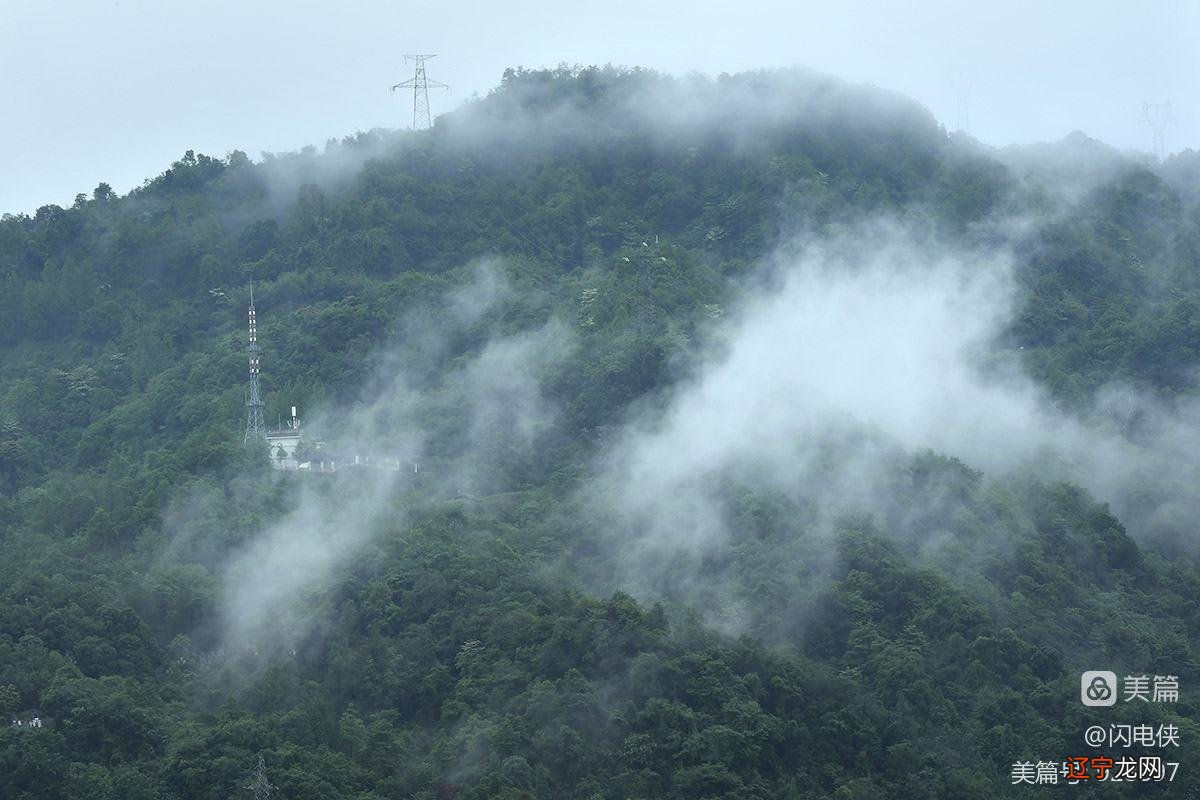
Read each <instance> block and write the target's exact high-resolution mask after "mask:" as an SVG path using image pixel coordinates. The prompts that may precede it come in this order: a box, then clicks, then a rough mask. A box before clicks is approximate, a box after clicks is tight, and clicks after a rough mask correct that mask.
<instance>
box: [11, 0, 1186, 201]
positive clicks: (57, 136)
mask: <svg viewBox="0 0 1200 800" xmlns="http://www.w3.org/2000/svg"><path fill="white" fill-rule="evenodd" d="M411 52H422V53H437V54H438V56H437V58H436V59H434V60H433V61H431V62H430V63H429V75H430V77H432V78H436V79H439V80H441V81H444V82H446V83H449V84H450V85H451V86H452V92H451V93H450V94H449V95H447V93H446V92H439V93H436V94H434V95H433V96H432V97H431V105H432V107H433V111H434V113H435V114H436V113H440V112H443V111H447V110H449V109H451V108H453V107H454V106H455V105H457V104H458V103H460V102H462V101H463V100H464V99H465V98H467V97H470V96H471V95H472V94H475V93H479V94H485V93H486V92H487V91H488V90H489V89H491V88H492V87H493V86H495V85H496V83H497V82H498V81H499V79H500V75H501V73H502V72H503V71H504V69H505V67H509V66H528V67H536V66H553V65H555V64H558V63H560V62H567V63H580V64H602V63H609V62H611V63H614V64H621V65H631V66H632V65H640V66H647V67H653V68H655V69H659V70H662V71H665V72H672V73H683V72H689V71H699V72H704V73H708V74H714V75H715V74H719V73H721V72H736V71H740V70H746V69H754V68H759V67H781V66H793V65H803V66H808V67H814V68H816V69H820V70H823V71H825V72H829V73H832V74H835V75H838V76H841V77H844V78H847V79H850V80H853V81H860V82H868V83H874V84H876V85H879V86H883V87H886V88H889V89H895V90H898V91H900V92H903V93H905V94H907V95H909V96H911V97H913V98H915V99H916V100H918V101H920V102H921V103H923V104H924V105H926V106H927V107H928V108H929V109H930V110H932V111H933V113H934V114H935V115H936V116H937V118H938V119H939V120H941V121H942V122H943V123H945V124H946V125H947V126H948V127H951V128H953V127H955V124H956V115H957V107H956V105H957V104H956V93H955V88H954V76H955V75H961V74H964V73H965V72H970V71H973V72H974V74H975V79H974V82H973V85H972V87H971V89H970V94H969V98H970V99H969V111H970V131H971V133H972V134H973V135H975V136H976V137H977V138H979V139H980V140H982V141H984V142H986V143H989V144H995V145H1003V144H1008V143H1012V142H1032V141H1045V140H1056V139H1059V138H1061V137H1063V136H1064V135H1066V134H1067V133H1069V132H1071V131H1072V130H1076V129H1078V130H1082V131H1084V132H1085V133H1087V134H1089V135H1091V136H1094V137H1096V138H1098V139H1102V140H1104V141H1106V142H1108V143H1110V144H1112V145H1114V146H1117V147H1120V148H1136V149H1142V150H1149V149H1150V142H1151V138H1150V131H1149V128H1148V126H1147V125H1146V124H1145V123H1144V122H1143V121H1142V103H1143V101H1147V100H1148V101H1151V102H1155V103H1158V102H1164V101H1168V100H1169V101H1170V102H1171V103H1172V106H1173V110H1174V123H1173V124H1172V125H1171V127H1169V128H1168V130H1167V134H1166V145H1167V149H1168V150H1170V151H1176V150H1181V149H1184V148H1189V147H1190V148H1193V149H1195V148H1197V147H1200V112H1198V111H1197V109H1196V106H1197V104H1198V102H1200V91H1198V90H1200V0H1143V1H1142V2H1137V3H1135V2H1132V0H1124V2H1114V1H1113V0H1091V1H1090V2H1083V1H1082V0H1081V1H1080V2H1056V0H1042V1H1041V2H1021V0H986V2H972V1H971V0H959V1H958V2H948V1H947V0H905V2H891V1H889V2H864V1H863V0H837V1H831V2H806V0H791V2H769V1H767V0H741V1H740V2H736V3H718V2H708V1H707V0H687V2H682V1H680V2H676V1H675V0H671V1H670V2H662V1H661V0H657V1H655V2H646V0H639V1H638V2H630V1H629V0H602V1H601V2H589V3H570V2H546V1H545V0H505V1H504V2H455V1H454V0H448V2H436V3H431V2H424V3H411V2H399V1H397V0H391V2H382V1H381V0H338V2H321V3H316V2H308V0H291V1H290V2H284V1H283V0H240V2H233V0H190V1H189V2H187V3H177V2H171V0H0V212H4V211H7V212H22V211H24V212H31V211H32V210H34V209H35V208H37V207H38V206H40V205H43V204H45V203H58V204H60V205H68V204H69V203H70V202H71V199H72V198H73V197H74V195H75V194H76V193H78V192H90V191H91V190H92V189H93V188H94V187H95V186H96V184H97V183H99V182H100V181H107V182H108V183H110V184H111V185H112V186H113V188H114V189H116V190H118V191H119V192H122V193H124V192H126V191H128V190H129V189H131V188H133V187H134V186H136V185H138V184H140V183H141V182H142V181H143V180H144V179H145V178H147V177H150V176H152V175H156V174H158V173H160V172H161V171H162V170H163V169H165V168H166V167H167V166H168V165H169V164H170V162H171V161H172V160H174V159H176V158H178V157H179V156H180V155H182V154H183V152H184V151H186V150H188V149H193V150H196V151H198V152H203V153H208V154H209V155H214V156H223V155H225V154H226V153H228V152H229V151H230V150H234V149H240V150H244V151H246V152H247V153H249V154H250V155H251V156H253V157H255V158H257V157H258V155H259V153H260V152H262V151H264V150H266V151H274V152H279V151H286V150H295V149H298V148H300V147H302V146H304V145H306V144H317V145H321V144H323V143H324V142H325V141H326V140H327V139H329V138H331V137H341V136H344V135H347V134H351V133H353V132H355V131H356V130H367V129H370V128H372V127H377V126H384V127H400V126H404V125H407V124H408V123H409V122H410V121H411V116H412V105H411V103H412V98H411V95H406V96H399V95H392V94H390V93H389V91H388V87H389V86H390V85H391V84H393V83H397V82H399V81H401V80H404V79H406V78H409V77H412V68H411V66H406V65H405V64H404V63H403V60H402V59H401V57H400V56H401V54H403V53H411Z"/></svg>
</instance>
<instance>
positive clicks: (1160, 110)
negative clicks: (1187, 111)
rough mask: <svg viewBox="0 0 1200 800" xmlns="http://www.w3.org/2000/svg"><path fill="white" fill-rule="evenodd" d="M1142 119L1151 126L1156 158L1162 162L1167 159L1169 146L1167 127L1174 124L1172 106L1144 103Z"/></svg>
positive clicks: (1168, 104)
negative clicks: (1167, 143) (1166, 136)
mask: <svg viewBox="0 0 1200 800" xmlns="http://www.w3.org/2000/svg"><path fill="white" fill-rule="evenodd" d="M1142 119H1143V120H1145V122H1146V124H1147V125H1149V126H1150V132H1151V134H1153V136H1154V158H1155V159H1156V160H1158V161H1162V160H1163V159H1164V158H1166V157H1167V145H1166V139H1165V137H1164V134H1165V133H1166V130H1167V126H1168V125H1170V124H1171V123H1172V122H1174V119H1172V117H1171V104H1170V103H1161V104H1159V105H1155V104H1153V103H1142Z"/></svg>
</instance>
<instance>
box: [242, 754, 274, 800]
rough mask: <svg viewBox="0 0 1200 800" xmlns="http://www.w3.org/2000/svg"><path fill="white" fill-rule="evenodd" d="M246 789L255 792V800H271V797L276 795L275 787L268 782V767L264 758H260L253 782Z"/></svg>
mask: <svg viewBox="0 0 1200 800" xmlns="http://www.w3.org/2000/svg"><path fill="white" fill-rule="evenodd" d="M246 788H247V789H249V790H250V791H252V792H254V800H270V798H271V795H273V794H275V787H274V786H272V785H271V782H270V781H268V780H267V765H266V764H265V763H264V762H263V757H262V756H259V757H258V766H257V767H255V768H254V773H253V775H252V780H251V782H250V783H249V784H247V786H246Z"/></svg>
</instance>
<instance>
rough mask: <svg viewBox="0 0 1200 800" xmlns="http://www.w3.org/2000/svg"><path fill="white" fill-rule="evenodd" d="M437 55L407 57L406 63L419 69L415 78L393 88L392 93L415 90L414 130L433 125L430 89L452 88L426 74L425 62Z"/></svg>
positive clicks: (405, 58) (405, 57)
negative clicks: (411, 63)
mask: <svg viewBox="0 0 1200 800" xmlns="http://www.w3.org/2000/svg"><path fill="white" fill-rule="evenodd" d="M436 55H437V54H436V53H434V54H432V55H412V54H410V55H405V56H404V61H405V63H408V62H409V61H412V62H414V63H416V65H417V68H416V72H415V73H414V75H413V77H412V78H410V79H409V80H406V81H403V82H401V83H397V84H396V85H395V86H393V87H392V91H393V92H394V91H396V90H397V89H412V90H413V122H412V126H413V130H414V131H416V130H421V129H422V128H428V127H430V126H432V125H433V121H432V120H431V119H430V116H429V89H430V87H432V88H434V89H447V90H448V89H449V88H450V87H449V86H447V85H446V84H444V83H442V82H441V81H435V80H433V79H432V78H430V77H429V76H427V75H426V74H425V62H426V61H428V60H429V59H431V58H434V57H435V56H436Z"/></svg>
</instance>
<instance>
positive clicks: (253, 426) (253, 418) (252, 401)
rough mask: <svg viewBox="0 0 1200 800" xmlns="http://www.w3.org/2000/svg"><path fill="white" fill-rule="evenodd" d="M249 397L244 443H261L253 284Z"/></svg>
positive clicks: (264, 435) (264, 433)
mask: <svg viewBox="0 0 1200 800" xmlns="http://www.w3.org/2000/svg"><path fill="white" fill-rule="evenodd" d="M249 315H250V347H249V353H250V396H249V397H248V398H247V399H246V438H245V439H243V440H242V441H244V442H250V441H255V442H261V441H263V440H265V439H266V438H267V425H266V423H265V422H264V421H263V401H262V394H261V393H260V392H259V389H258V323H257V322H256V321H255V318H254V284H250V311H249Z"/></svg>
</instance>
